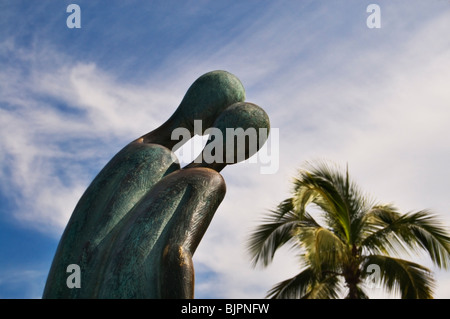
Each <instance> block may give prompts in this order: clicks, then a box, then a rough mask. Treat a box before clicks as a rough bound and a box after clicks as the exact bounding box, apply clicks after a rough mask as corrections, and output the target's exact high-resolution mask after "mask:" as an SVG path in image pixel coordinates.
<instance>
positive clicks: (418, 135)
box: [0, 0, 450, 298]
mask: <svg viewBox="0 0 450 319" xmlns="http://www.w3.org/2000/svg"><path fill="white" fill-rule="evenodd" d="M71 3H76V4H78V5H79V6H80V8H81V28H80V29H69V28H67V26H66V19H67V17H68V15H69V13H66V8H67V6H68V5H69V4H71ZM370 3H376V4H378V5H379V6H380V8H381V28H380V29H369V28H368V27H367V25H366V19H367V17H368V15H369V13H367V12H366V8H367V6H368V5H369V4H370ZM448 30H450V3H449V2H448V1H441V0H431V1H406V0H403V1H400V0H396V1H392V0H390V1H360V0H354V1H351V0H350V1H349V0H346V1H320V2H319V1H291V0H290V1H248V0H245V1H206V0H203V1H142V0H140V1H127V2H124V1H82V0H79V1H49V0H43V1H31V0H28V1H25V0H22V1H21V0H14V1H6V0H3V1H0V133H1V136H2V139H1V141H0V150H1V152H0V164H1V170H0V239H1V241H0V242H1V244H0V298H40V296H41V294H42V289H43V285H44V283H45V279H46V276H47V272H48V269H49V267H50V263H51V260H52V258H53V254H54V251H55V249H56V246H57V244H58V240H59V236H60V235H61V233H62V231H63V229H64V227H65V224H66V223H67V220H68V218H69V217H70V214H71V212H72V210H73V208H74V207H75V204H76V203H77V201H78V199H79V198H80V196H81V194H82V193H83V191H84V189H85V188H86V187H87V185H88V184H89V182H90V181H91V180H92V179H93V178H94V177H95V175H96V174H97V173H98V171H99V170H100V169H101V168H102V167H103V165H105V164H106V162H107V161H108V160H109V159H110V158H111V157H112V156H113V155H114V154H115V153H116V152H117V151H119V150H120V149H121V148H122V147H123V146H124V145H125V144H126V143H128V142H129V141H131V140H133V139H135V138H136V137H139V136H141V135H142V134H144V133H147V132H149V131H151V130H152V129H154V128H156V127H157V126H158V125H159V124H161V123H162V122H163V121H165V120H166V119H167V118H168V117H169V116H170V115H171V114H172V112H173V111H174V110H175V109H176V107H177V106H178V104H179V102H180V101H181V99H182V97H183V96H184V93H185V92H186V90H187V88H188V87H189V85H190V84H191V83H192V82H193V81H194V80H195V79H196V78H197V77H199V76H200V75H202V74H204V73H206V72H209V71H212V70H217V69H223V70H227V71H229V72H231V73H233V74H235V75H236V76H237V77H239V78H240V80H241V81H242V83H243V85H244V87H245V88H246V92H247V100H248V101H251V102H254V103H256V104H258V105H260V106H261V107H263V108H264V109H265V110H266V112H267V113H268V114H269V117H270V119H271V126H272V127H273V128H278V129H279V137H280V139H279V143H278V144H277V146H278V148H279V169H278V170H277V171H276V172H275V173H274V174H261V173H260V167H259V166H258V164H251V163H240V164H237V165H234V166H231V167H227V168H226V169H225V170H224V171H223V175H224V177H225V180H226V182H227V187H228V190H227V195H226V197H225V199H224V201H223V202H222V204H221V206H220V208H219V210H218V211H217V213H216V216H215V218H214V220H213V222H212V223H211V226H210V228H209V229H208V232H207V233H206V235H205V237H204V239H203V240H202V243H201V244H200V246H199V248H198V250H197V252H196V254H195V256H194V263H195V267H196V297H198V298H261V297H263V296H264V295H265V292H266V291H267V290H268V289H269V288H270V287H271V286H272V285H273V284H275V283H277V282H278V281H280V280H283V279H286V278H288V277H289V276H291V275H293V274H295V273H296V271H297V270H298V268H297V264H296V259H295V258H293V257H291V256H290V254H289V251H281V252H280V254H278V255H277V257H276V258H275V262H274V264H272V265H271V266H270V267H268V268H267V269H264V270H261V269H256V270H255V269H252V268H251V267H250V262H249V260H248V256H247V255H246V252H245V240H246V238H247V236H248V234H249V232H250V231H251V230H252V229H253V228H254V227H255V225H257V224H258V221H259V219H260V218H261V217H263V215H264V213H265V212H267V210H268V209H272V208H274V207H275V206H276V205H277V204H278V203H279V202H280V201H282V200H283V199H285V198H286V197H287V196H289V192H290V181H291V177H292V176H294V175H295V172H296V170H297V169H298V168H300V167H301V165H302V163H304V162H305V161H308V160H314V159H318V158H321V159H322V158H324V159H329V160H331V161H334V162H336V163H338V164H340V165H345V164H346V163H348V164H349V169H350V173H351V174H352V176H353V177H354V179H355V180H356V181H357V182H358V183H359V184H360V186H361V187H362V188H363V189H365V190H366V191H367V192H369V193H370V194H371V195H373V197H375V198H377V199H379V200H381V201H386V202H393V203H395V204H396V205H397V206H398V207H399V208H400V209H401V210H402V211H404V212H408V211H413V210H420V209H424V208H429V209H431V210H433V211H435V212H436V213H437V214H438V215H439V216H440V217H441V218H442V220H443V222H444V223H445V224H446V225H450V205H449V201H448V189H450V171H449V170H448V169H447V167H448V163H449V162H450V148H449V146H450V145H449V142H448V136H450V128H449V126H448V123H449V121H450V108H449V107H448V105H449V101H450V90H449V89H448V83H450V38H449V37H448ZM415 260H416V261H418V262H422V263H424V264H426V265H429V266H430V267H432V266H431V265H430V264H427V263H428V261H427V259H426V258H423V259H420V258H419V260H417V259H415ZM433 270H435V269H434V268H433ZM436 279H437V284H438V287H437V289H436V297H438V298H449V297H450V289H449V288H448V287H450V274H449V273H445V272H442V271H436ZM373 295H374V296H377V295H380V293H379V292H377V291H375V292H374V293H373Z"/></svg>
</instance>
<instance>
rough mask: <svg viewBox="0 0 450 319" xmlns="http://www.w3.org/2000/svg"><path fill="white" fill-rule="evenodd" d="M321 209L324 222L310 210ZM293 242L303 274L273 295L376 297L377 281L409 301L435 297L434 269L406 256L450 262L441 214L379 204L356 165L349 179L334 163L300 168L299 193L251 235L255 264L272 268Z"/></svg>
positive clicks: (448, 240) (440, 263) (443, 265)
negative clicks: (355, 177)
mask: <svg viewBox="0 0 450 319" xmlns="http://www.w3.org/2000/svg"><path fill="white" fill-rule="evenodd" d="M314 206H315V207H317V208H319V210H320V212H321V218H320V221H319V219H318V218H316V219H314V218H313V217H312V215H311V214H309V213H308V212H307V211H306V208H311V207H314ZM286 244H291V245H293V246H294V247H299V248H300V259H301V262H302V269H301V271H300V273H299V274H297V275H296V276H294V277H292V278H290V279H287V280H285V281H282V282H280V283H278V284H277V285H275V286H274V287H273V288H272V289H271V290H270V291H269V292H268V294H267V297H271V298H338V297H339V296H340V293H341V292H342V291H343V290H342V288H344V286H343V285H345V287H346V288H347V292H346V294H347V295H346V297H347V298H368V296H367V294H366V292H365V291H364V289H363V288H366V286H365V284H367V283H368V282H369V281H368V280H369V279H370V280H374V281H376V282H377V283H378V284H380V285H382V286H383V287H384V288H386V289H387V290H388V291H394V292H395V291H397V292H400V294H401V297H402V298H432V295H433V288H434V280H433V277H432V273H431V271H430V270H429V269H427V268H426V267H424V266H422V265H419V264H416V263H413V262H411V261H407V260H404V259H401V258H399V256H400V254H401V253H404V252H405V251H406V252H417V251H425V252H426V253H428V255H429V256H430V258H431V260H432V261H433V263H434V264H435V265H437V266H438V267H440V268H445V269H446V268H448V266H449V265H450V237H449V235H448V234H447V231H446V230H445V228H444V227H443V226H442V225H441V224H440V223H439V221H438V220H437V218H436V217H435V216H434V215H432V214H431V213H430V212H428V211H425V210H422V211H418V212H411V213H408V214H400V213H399V211H398V210H397V209H396V208H395V207H394V206H392V205H382V204H378V203H376V202H374V201H372V200H370V199H368V198H367V196H365V195H364V194H362V192H361V191H360V190H359V189H358V187H357V186H356V184H354V183H353V182H352V181H351V180H350V178H349V174H348V168H347V170H346V171H345V173H344V174H342V173H341V172H340V170H339V169H338V168H336V167H332V166H330V165H328V164H327V163H319V164H316V165H312V164H308V165H307V166H306V169H303V170H300V172H299V176H298V177H297V178H295V179H294V191H293V196H292V197H291V198H288V199H286V200H284V201H283V202H281V203H280V204H279V205H278V207H277V209H276V210H273V211H270V214H269V215H268V216H267V217H266V218H265V219H264V220H263V223H262V224H261V225H260V226H258V227H257V229H256V230H255V231H254V232H253V233H252V234H251V236H250V238H249V242H248V248H249V252H250V254H251V256H252V258H253V265H254V266H256V265H258V264H259V265H262V266H267V265H268V264H269V263H270V262H271V261H272V260H273V258H274V255H275V252H276V251H277V250H278V248H280V247H282V246H284V245H286ZM375 270H376V272H375Z"/></svg>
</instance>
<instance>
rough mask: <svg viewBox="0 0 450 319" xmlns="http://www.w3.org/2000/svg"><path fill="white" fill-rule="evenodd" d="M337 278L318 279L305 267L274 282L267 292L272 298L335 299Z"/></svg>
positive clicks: (336, 296) (336, 295) (337, 286)
mask: <svg viewBox="0 0 450 319" xmlns="http://www.w3.org/2000/svg"><path fill="white" fill-rule="evenodd" d="M338 288H339V279H338V278H337V277H336V276H335V275H329V276H324V277H322V278H321V280H318V277H317V274H316V273H315V271H314V270H313V269H312V268H305V269H303V270H302V271H301V272H300V273H299V274H297V275H296V276H294V277H292V278H289V279H287V280H284V281H282V282H280V283H278V284H276V285H275V286H274V287H273V288H272V289H270V290H269V291H268V293H267V296H266V298H272V299H294V298H295V299H336V298H338V294H337V291H338V290H339V289H338Z"/></svg>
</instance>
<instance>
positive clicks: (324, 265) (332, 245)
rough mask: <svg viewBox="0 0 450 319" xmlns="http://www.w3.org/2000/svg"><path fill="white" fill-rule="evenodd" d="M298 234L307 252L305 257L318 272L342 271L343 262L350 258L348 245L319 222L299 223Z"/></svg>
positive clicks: (301, 244)
mask: <svg viewBox="0 0 450 319" xmlns="http://www.w3.org/2000/svg"><path fill="white" fill-rule="evenodd" d="M296 235H297V237H298V239H299V244H300V246H301V247H302V248H303V249H304V251H305V252H306V253H305V259H306V260H307V262H308V264H309V265H310V266H311V267H312V268H313V269H315V270H316V271H317V272H318V273H321V272H322V271H333V272H335V271H340V270H341V268H342V264H343V263H345V262H346V260H348V256H349V248H348V245H346V244H345V243H344V242H342V240H341V239H340V238H339V237H338V236H336V235H335V234H334V233H333V232H332V231H331V230H329V229H326V228H324V227H322V226H320V225H319V224H315V225H314V224H305V223H299V225H298V228H297V230H296Z"/></svg>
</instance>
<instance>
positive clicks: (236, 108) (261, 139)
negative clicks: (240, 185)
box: [186, 102, 270, 171]
mask: <svg viewBox="0 0 450 319" xmlns="http://www.w3.org/2000/svg"><path fill="white" fill-rule="evenodd" d="M269 130H270V121H269V117H268V115H267V113H266V112H265V111H264V110H263V109H262V108H261V107H259V106H258V105H256V104H253V103H248V102H238V103H234V104H232V105H230V106H229V107H228V108H226V109H225V110H224V111H223V112H222V113H221V114H220V115H219V116H218V117H217V119H216V121H215V122H214V124H213V127H211V128H209V129H207V130H206V131H205V133H206V134H209V135H210V136H209V139H208V142H207V143H206V145H205V148H204V149H203V151H202V153H201V154H200V155H199V156H198V157H197V158H196V159H195V160H194V162H192V163H191V164H189V165H188V166H186V168H189V167H199V166H200V167H209V168H212V169H214V170H216V171H220V170H222V169H223V168H224V167H225V166H226V165H230V164H236V163H238V162H241V161H245V160H246V159H248V158H249V157H251V156H252V155H254V154H255V153H256V152H257V151H258V150H259V149H260V148H261V147H262V146H263V145H264V143H265V142H266V140H267V138H268V135H269Z"/></svg>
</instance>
